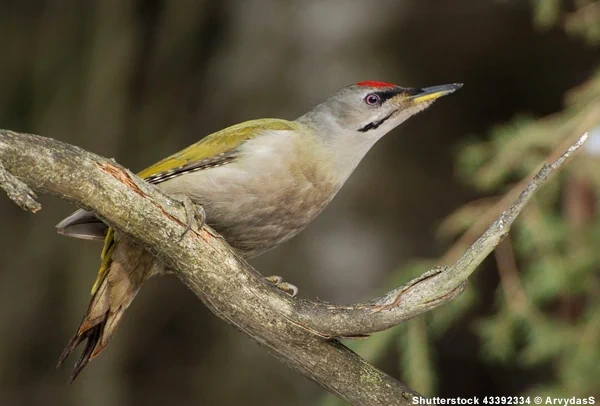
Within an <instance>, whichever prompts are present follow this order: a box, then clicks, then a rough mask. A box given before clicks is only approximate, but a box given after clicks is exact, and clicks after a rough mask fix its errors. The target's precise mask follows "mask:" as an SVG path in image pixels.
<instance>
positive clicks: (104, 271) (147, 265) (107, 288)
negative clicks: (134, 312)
mask: <svg viewBox="0 0 600 406" xmlns="http://www.w3.org/2000/svg"><path fill="white" fill-rule="evenodd" d="M109 236H110V238H113V233H109ZM107 239H108V238H107ZM107 245H110V246H111V249H110V250H108V252H107V249H106V247H105V251H104V252H103V257H102V266H101V272H100V273H99V275H98V279H97V280H96V283H95V284H94V287H96V286H97V289H94V291H93V294H92V299H91V301H90V304H89V306H88V309H87V311H86V313H85V316H84V317H83V320H82V321H81V324H80V325H79V328H78V329H77V332H76V333H75V335H74V336H73V338H71V340H70V341H69V343H68V344H67V346H66V347H65V349H64V351H63V353H62V354H61V356H60V358H59V359H58V364H57V368H58V367H60V366H61V364H62V363H63V362H64V361H65V359H66V358H67V357H68V356H69V355H71V354H72V353H73V351H75V349H76V348H77V347H78V346H79V345H80V344H81V343H83V342H84V341H86V343H85V347H84V349H83V351H82V353H81V355H80V356H79V359H78V360H77V362H76V363H75V366H74V367H73V373H72V374H71V378H70V380H69V383H70V382H73V380H74V379H75V378H76V377H77V375H79V373H80V372H81V371H82V370H83V369H84V368H85V366H86V365H87V364H88V363H89V362H90V361H91V360H92V359H94V358H95V357H96V356H98V355H99V354H100V353H101V352H102V351H103V350H104V349H105V348H106V346H107V345H108V344H109V341H110V339H111V337H112V336H113V334H114V332H115V330H116V328H117V326H118V324H119V322H120V321H121V318H122V317H123V314H124V313H125V311H126V310H127V308H128V307H129V305H130V304H131V302H132V301H133V299H134V297H135V296H136V294H137V292H138V291H139V289H140V287H141V286H142V284H143V283H144V281H145V280H146V279H148V278H149V277H151V276H152V275H153V274H154V273H155V271H157V270H158V269H159V268H157V267H156V266H155V265H156V263H155V260H154V257H153V256H152V255H151V254H149V253H147V252H146V251H145V250H143V248H142V247H140V246H139V245H137V244H135V243H133V242H131V241H129V240H120V241H119V242H116V241H114V240H113V241H111V242H108V243H107Z"/></svg>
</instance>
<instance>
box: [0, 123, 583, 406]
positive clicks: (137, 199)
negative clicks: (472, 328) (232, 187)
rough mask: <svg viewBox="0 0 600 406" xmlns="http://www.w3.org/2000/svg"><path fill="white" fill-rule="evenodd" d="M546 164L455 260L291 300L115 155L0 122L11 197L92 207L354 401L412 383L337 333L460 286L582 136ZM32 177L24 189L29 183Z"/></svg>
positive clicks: (206, 297) (0, 153)
mask: <svg viewBox="0 0 600 406" xmlns="http://www.w3.org/2000/svg"><path fill="white" fill-rule="evenodd" d="M586 138H587V134H586V135H584V136H582V137H581V138H580V139H579V140H578V141H577V143H576V144H574V145H573V146H572V147H571V148H569V150H568V151H567V152H566V153H565V154H564V155H563V156H562V157H561V158H560V159H559V160H558V161H557V162H555V163H554V164H552V165H551V166H548V165H544V166H543V167H542V169H541V170H540V172H539V173H538V175H536V177H535V178H534V179H533V180H532V181H531V182H530V183H529V185H528V186H527V187H526V188H525V189H524V191H523V192H522V193H521V196H520V197H519V198H518V199H517V200H516V201H515V202H514V203H513V204H512V205H511V206H510V207H509V208H508V209H507V210H506V211H505V212H504V213H502V215H501V216H500V217H499V219H498V220H497V221H496V222H495V223H494V224H493V225H492V226H491V227H490V228H489V229H488V231H487V232H486V233H484V235H483V236H482V237H481V238H480V239H479V240H478V241H477V242H475V244H473V246H471V247H470V248H469V249H468V250H467V252H466V253H465V254H464V255H463V257H462V258H461V259H460V260H459V261H458V262H457V263H456V264H454V265H453V266H450V267H444V268H436V269H434V270H431V271H429V272H426V273H424V274H423V275H422V276H421V277H419V278H416V279H414V280H413V281H410V282H409V283H407V284H405V285H404V286H402V287H400V288H397V289H395V290H393V291H391V292H389V293H387V294H386V295H384V296H382V297H380V298H377V299H374V300H372V301H370V302H367V303H362V304H356V305H351V306H337V305H331V304H327V303H322V302H312V301H307V300H297V299H292V298H290V297H288V296H287V295H285V294H283V293H281V292H280V291H279V290H277V289H274V288H273V287H272V286H270V285H269V284H268V283H267V282H265V280H264V278H262V277H261V276H260V274H259V273H258V272H256V271H255V270H254V269H253V268H252V267H251V266H249V265H248V264H247V263H246V262H245V261H244V260H243V259H241V258H239V257H237V256H236V255H235V254H234V253H233V252H232V251H231V249H230V248H229V246H228V245H227V244H226V243H225V242H224V241H223V240H222V239H221V238H219V237H218V236H217V234H215V233H214V232H213V231H212V230H210V229H208V228H203V229H201V230H198V229H197V228H192V232H189V233H187V234H186V235H185V236H184V238H183V239H180V238H179V236H180V234H181V232H182V231H183V229H184V227H185V223H186V215H185V210H184V208H183V206H182V205H181V203H179V202H177V201H175V200H173V199H171V198H169V197H168V196H166V195H164V194H163V193H161V192H160V190H158V189H157V188H155V187H154V186H152V185H150V184H147V183H146V182H143V181H142V180H141V179H139V178H138V177H137V176H135V175H134V174H132V173H131V172H129V171H127V170H126V169H124V168H123V167H121V166H119V165H118V164H116V162H114V161H112V160H108V159H105V158H102V157H99V156H97V155H94V154H91V153H89V152H86V151H84V150H82V149H80V148H78V147H75V146H72V145H68V144H65V143H61V142H58V141H55V140H51V139H48V138H44V137H40V136H36V135H29V134H19V133H15V132H11V131H5V130H0V188H3V189H4V190H6V192H7V193H8V196H9V198H11V199H12V200H13V201H15V202H17V204H19V206H21V207H23V208H25V209H27V210H31V211H33V212H35V211H37V210H39V208H40V206H39V204H38V203H37V202H36V201H35V194H34V193H33V191H32V190H31V189H33V190H36V191H39V192H45V193H52V194H55V195H58V196H59V197H61V198H63V199H67V200H69V201H71V202H73V203H75V204H77V205H78V206H80V207H82V208H85V209H88V210H91V211H93V212H94V213H96V214H97V215H98V216H99V217H100V218H101V219H103V220H104V221H106V222H107V223H108V224H110V225H111V226H113V227H115V228H117V229H118V230H120V231H122V232H124V233H126V234H128V235H130V236H131V237H132V238H133V239H135V240H136V241H138V242H140V243H141V244H143V245H144V246H145V247H146V248H147V249H148V250H149V251H151V252H152V253H154V254H155V255H157V256H158V257H159V258H160V259H161V260H162V261H164V263H165V264H166V265H167V266H168V267H169V268H171V269H174V270H176V272H175V273H176V275H177V276H178V277H179V278H180V279H181V280H182V281H183V282H184V283H185V284H186V285H187V286H188V287H189V288H190V289H191V290H192V291H193V292H194V293H195V294H196V295H197V296H198V297H199V298H200V299H201V300H202V301H203V302H204V303H205V304H206V305H207V306H208V307H209V309H210V310H211V311H213V312H214V313H215V314H217V315H218V316H219V317H221V318H222V319H224V320H225V321H227V322H228V323H230V324H232V325H233V326H235V327H236V328H237V329H239V330H241V331H243V332H244V333H246V334H247V335H249V336H250V337H251V338H253V339H254V340H255V341H257V342H258V343H260V344H262V345H264V346H266V347H267V348H269V350H270V351H271V352H272V353H273V354H274V355H275V356H277V357H278V358H280V359H281V360H282V361H283V362H285V363H286V364H287V365H288V366H290V367H292V368H294V369H296V370H298V371H300V372H301V373H303V374H304V375H306V376H307V377H309V378H310V379H312V380H314V381H315V382H317V383H318V384H320V385H321V386H323V387H324V388H326V389H328V390H330V391H331V392H333V393H335V394H337V395H339V396H340V397H342V398H344V399H345V400H346V401H348V402H350V403H351V404H354V405H381V404H385V405H407V404H410V403H411V400H412V396H415V395H418V394H417V393H416V392H413V391H411V390H410V389H408V388H406V387H405V386H404V385H403V384H401V383H400V382H398V381H397V380H395V379H394V378H392V377H390V376H388V375H386V374H384V373H383V372H381V371H380V370H378V369H377V368H375V367H374V366H372V365H370V364H369V363H367V362H366V361H364V360H363V359H361V358H360V357H358V356H357V355H356V354H354V353H353V352H351V351H350V350H349V349H347V348H346V347H344V346H343V345H341V344H340V343H339V342H338V341H337V340H332V338H335V337H355V336H364V335H368V334H370V333H372V332H375V331H380V330H384V329H386V328H389V327H391V326H393V325H396V324H398V323H400V322H402V321H404V320H406V319H408V318H411V317H414V316H416V315H418V314H421V313H424V312H426V311H429V310H431V309H433V308H435V307H437V306H439V305H441V304H443V303H446V302H448V301H449V300H452V299H453V298H455V297H456V296H458V295H459V294H460V293H461V292H462V290H463V289H464V287H465V286H466V279H467V277H468V276H469V275H470V274H471V273H472V272H473V271H474V270H475V268H476V267H477V266H478V265H479V264H480V263H481V262H482V261H483V259H484V258H485V257H486V256H487V255H488V254H489V253H490V252H491V251H492V250H493V249H494V247H495V246H496V245H497V244H498V243H499V242H500V241H501V240H502V238H503V237H504V236H505V235H506V234H507V233H508V230H509V228H510V226H511V225H512V223H513V221H514V220H515V218H516V216H517V215H518V214H519V213H520V211H521V210H522V209H523V207H524V206H525V204H526V203H527V201H528V200H529V199H530V198H531V196H532V195H533V194H534V193H535V192H536V191H537V189H538V188H539V187H540V186H541V185H542V184H543V183H544V182H545V181H546V179H547V178H548V176H549V175H551V174H552V172H554V171H555V170H556V169H558V168H559V167H560V166H561V165H562V164H563V163H564V161H565V160H566V159H567V158H568V157H569V156H570V155H572V154H573V152H575V150H577V149H578V148H579V147H580V146H581V145H582V144H583V142H584V141H585V139H586ZM30 187H31V189H30Z"/></svg>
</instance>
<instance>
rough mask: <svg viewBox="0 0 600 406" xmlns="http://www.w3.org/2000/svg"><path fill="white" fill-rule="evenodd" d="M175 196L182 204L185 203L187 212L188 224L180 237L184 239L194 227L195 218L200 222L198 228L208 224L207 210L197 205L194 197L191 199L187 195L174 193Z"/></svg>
mask: <svg viewBox="0 0 600 406" xmlns="http://www.w3.org/2000/svg"><path fill="white" fill-rule="evenodd" d="M173 198H174V199H176V200H178V201H179V202H181V204H183V207H184V208H185V213H186V214H187V224H186V226H185V230H183V232H182V233H181V235H180V236H179V238H180V239H182V238H183V237H184V236H185V235H186V234H187V232H188V231H190V230H191V229H192V225H193V224H194V220H195V221H196V222H197V224H198V229H201V228H202V227H204V225H205V224H206V211H205V210H204V207H202V206H198V205H195V204H194V202H192V199H190V198H189V197H188V196H186V195H174V196H173Z"/></svg>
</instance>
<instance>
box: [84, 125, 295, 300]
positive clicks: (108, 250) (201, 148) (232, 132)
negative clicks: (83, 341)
mask: <svg viewBox="0 0 600 406" xmlns="http://www.w3.org/2000/svg"><path fill="white" fill-rule="evenodd" d="M297 129H298V124H297V123H294V122H291V121H286V120H279V119H273V118H265V119H260V120H251V121H246V122H244V123H241V124H237V125H234V126H231V127H228V128H225V129H223V130H221V131H217V132H216V133H213V134H210V135H207V136H206V137H204V138H203V139H201V140H200V141H198V142H197V143H195V144H192V145H190V146H189V147H187V148H185V149H183V150H181V151H179V152H177V153H175V154H173V155H171V156H169V157H167V158H165V159H163V160H162V161H159V162H157V163H155V164H154V165H152V166H149V167H148V168H146V169H144V170H143V171H141V172H139V173H138V176H139V177H141V178H152V177H154V178H157V182H159V181H160V180H161V178H160V174H161V173H166V172H173V171H175V172H177V169H178V168H186V167H188V166H189V165H191V164H194V163H199V164H202V162H210V163H211V164H216V163H218V162H219V161H218V159H215V156H218V155H221V154H222V155H221V156H223V157H226V156H227V153H229V152H233V151H235V150H236V149H237V148H238V147H239V146H240V145H241V144H242V143H243V142H244V141H247V140H249V139H251V138H254V137H256V136H258V135H260V134H261V133H263V132H264V131H265V130H266V131H282V130H283V131H285V130H297ZM230 158H231V157H230V156H229V157H228V158H225V159H230ZM114 248H115V233H114V230H113V229H112V228H109V229H108V233H107V234H106V239H105V240H104V249H103V250H102V255H101V264H100V269H99V270H98V275H97V277H96V281H95V282H94V286H93V287H92V294H94V293H96V291H97V290H98V287H99V286H100V283H102V281H103V280H104V277H105V276H106V273H107V272H108V269H109V267H110V264H111V262H112V252H113V250H114Z"/></svg>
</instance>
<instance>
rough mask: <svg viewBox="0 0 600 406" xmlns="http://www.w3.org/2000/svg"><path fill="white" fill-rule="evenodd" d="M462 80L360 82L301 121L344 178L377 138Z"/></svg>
mask: <svg viewBox="0 0 600 406" xmlns="http://www.w3.org/2000/svg"><path fill="white" fill-rule="evenodd" d="M461 87H462V83H452V84H449V85H441V86H431V87H424V88H411V87H402V86H398V85H393V84H391V83H384V82H375V81H367V82H359V83H357V84H355V85H351V86H348V87H345V88H344V89H342V90H340V91H338V92H337V93H335V94H333V95H332V96H330V97H329V98H328V99H327V100H325V101H324V102H323V103H321V104H319V105H318V106H317V107H315V108H314V109H313V110H311V111H310V112H308V113H307V114H305V115H304V116H302V117H300V118H299V119H298V121H300V122H301V123H303V124H305V125H307V126H309V127H310V128H311V129H312V132H313V133H314V134H315V135H316V136H317V137H318V138H320V139H321V140H322V141H323V145H324V150H325V151H327V152H328V153H329V155H330V156H331V159H332V160H333V161H334V163H335V164H336V167H337V168H338V173H339V176H340V180H341V181H342V182H343V181H345V179H347V177H348V176H349V175H350V173H351V172H352V171H353V170H354V168H355V167H356V165H358V162H359V161H360V160H361V159H362V157H363V156H364V155H365V154H366V153H367V152H368V151H369V149H370V148H371V147H372V146H373V144H375V142H376V141H377V140H379V139H380V138H381V137H383V136H384V135H385V134H386V133H388V132H389V131H390V130H392V129H394V128H395V127H397V126H398V125H400V124H401V123H403V122H404V121H406V120H407V119H408V118H409V117H411V116H413V115H415V114H416V113H418V112H420V111H423V110H425V109H426V108H427V107H429V106H431V104H433V102H434V101H435V100H436V99H438V98H440V97H442V96H445V95H447V94H450V93H452V92H454V91H456V90H458V89H460V88H461Z"/></svg>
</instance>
